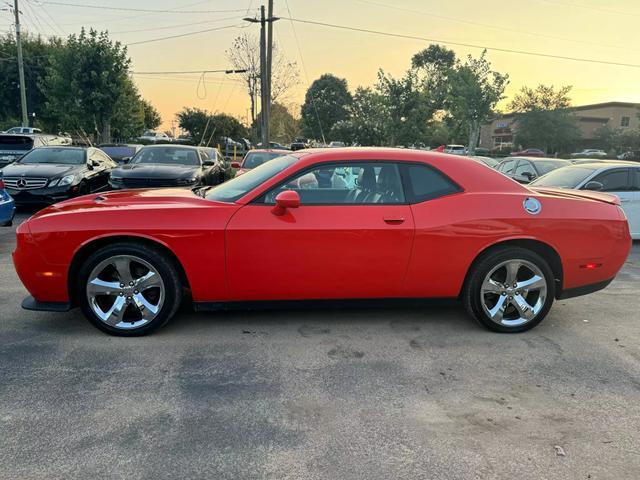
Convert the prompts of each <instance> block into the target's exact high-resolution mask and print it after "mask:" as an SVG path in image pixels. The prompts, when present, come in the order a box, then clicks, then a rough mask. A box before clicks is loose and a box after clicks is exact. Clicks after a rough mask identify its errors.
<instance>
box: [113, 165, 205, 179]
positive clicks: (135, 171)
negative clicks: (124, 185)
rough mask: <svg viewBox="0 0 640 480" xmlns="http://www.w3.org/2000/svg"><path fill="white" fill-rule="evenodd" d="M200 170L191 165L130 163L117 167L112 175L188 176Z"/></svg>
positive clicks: (125, 176) (134, 176)
mask: <svg viewBox="0 0 640 480" xmlns="http://www.w3.org/2000/svg"><path fill="white" fill-rule="evenodd" d="M199 172H200V167H199V166H192V165H157V164H130V165H123V166H122V167H118V168H116V169H115V170H113V172H111V175H112V176H119V177H123V178H160V179H165V178H166V179H175V178H190V177H192V176H193V175H194V174H197V173H199Z"/></svg>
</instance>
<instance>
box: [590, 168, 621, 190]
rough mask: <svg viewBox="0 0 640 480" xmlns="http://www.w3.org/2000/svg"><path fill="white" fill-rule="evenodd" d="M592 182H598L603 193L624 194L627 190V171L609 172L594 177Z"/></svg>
mask: <svg viewBox="0 0 640 480" xmlns="http://www.w3.org/2000/svg"><path fill="white" fill-rule="evenodd" d="M593 181H595V182H600V183H601V184H602V185H603V187H602V190H601V191H603V192H624V191H627V190H629V170H627V169H626V168H624V169H619V170H610V171H608V172H603V173H601V174H600V175H598V176H596V177H595V178H594V179H593Z"/></svg>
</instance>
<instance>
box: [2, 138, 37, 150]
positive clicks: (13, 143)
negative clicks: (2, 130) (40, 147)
mask: <svg viewBox="0 0 640 480" xmlns="http://www.w3.org/2000/svg"><path fill="white" fill-rule="evenodd" d="M32 148H33V138H31V137H19V136H13V135H0V151H1V150H12V151H15V150H31V149H32Z"/></svg>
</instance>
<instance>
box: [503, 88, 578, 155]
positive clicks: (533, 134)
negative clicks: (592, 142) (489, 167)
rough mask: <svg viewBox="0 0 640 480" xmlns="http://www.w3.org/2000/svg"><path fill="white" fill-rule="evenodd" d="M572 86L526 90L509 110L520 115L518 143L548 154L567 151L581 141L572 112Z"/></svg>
mask: <svg viewBox="0 0 640 480" xmlns="http://www.w3.org/2000/svg"><path fill="white" fill-rule="evenodd" d="M570 91H571V87H570V86H566V87H560V88H559V89H558V90H556V89H555V88H554V87H553V86H546V85H539V86H538V87H536V88H535V89H531V88H528V87H523V88H522V89H520V92H519V93H517V94H516V95H515V97H514V98H513V100H512V101H511V103H510V105H509V107H510V108H511V109H512V110H513V111H514V112H516V113H517V133H516V143H517V144H518V145H521V146H522V147H523V148H530V147H535V148H541V149H543V150H545V151H546V152H547V153H555V152H567V151H569V150H570V149H572V148H574V147H575V145H576V143H577V141H578V140H579V138H580V129H579V127H578V120H577V118H576V117H575V116H574V115H573V114H572V113H571V111H570V110H568V108H569V106H570V105H571V99H570V98H569V92H570Z"/></svg>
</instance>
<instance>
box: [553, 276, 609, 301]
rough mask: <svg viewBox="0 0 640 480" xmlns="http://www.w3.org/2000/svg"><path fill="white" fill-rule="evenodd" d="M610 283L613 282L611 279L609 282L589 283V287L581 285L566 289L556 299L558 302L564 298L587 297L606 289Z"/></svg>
mask: <svg viewBox="0 0 640 480" xmlns="http://www.w3.org/2000/svg"><path fill="white" fill-rule="evenodd" d="M612 281H613V278H610V279H609V280H604V281H602V282H597V283H590V284H589V285H582V286H580V287H574V288H567V289H566V290H563V291H562V292H560V294H559V295H558V296H557V298H558V300H563V299H565V298H573V297H579V296H581V295H588V294H589V293H593V292H597V291H598V290H602V289H603V288H606V287H607V286H608V285H609V284H610V283H611V282H612Z"/></svg>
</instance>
